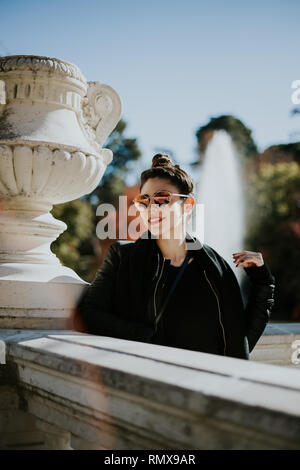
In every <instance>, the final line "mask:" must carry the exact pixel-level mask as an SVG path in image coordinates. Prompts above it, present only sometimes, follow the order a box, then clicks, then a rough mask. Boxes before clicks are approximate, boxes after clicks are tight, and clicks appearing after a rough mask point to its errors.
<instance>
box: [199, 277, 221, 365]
mask: <svg viewBox="0 0 300 470" xmlns="http://www.w3.org/2000/svg"><path fill="white" fill-rule="evenodd" d="M204 274H205V277H206V280H207V282H208V283H209V285H210V287H211V289H212V291H213V293H214V294H215V296H216V299H217V303H218V310H219V322H220V325H221V327H222V333H223V339H224V356H225V355H226V354H225V352H226V340H225V332H224V326H223V323H222V320H221V310H220V304H219V298H218V295H217V294H216V292H215V290H214V288H213V287H212V285H211V283H210V281H209V279H208V277H207V275H206V272H205V270H204Z"/></svg>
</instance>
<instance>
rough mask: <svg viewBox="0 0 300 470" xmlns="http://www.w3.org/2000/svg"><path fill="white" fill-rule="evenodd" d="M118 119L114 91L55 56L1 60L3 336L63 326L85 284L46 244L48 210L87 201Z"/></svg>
mask: <svg viewBox="0 0 300 470" xmlns="http://www.w3.org/2000/svg"><path fill="white" fill-rule="evenodd" d="M120 117H121V101H120V98H119V96H118V94H117V93H116V91H115V90H113V88H111V87H110V86H108V85H104V84H102V83H100V82H87V81H86V79H85V78H84V76H83V74H82V73H81V71H80V70H79V68H78V67H77V66H76V65H74V64H71V63H69V62H66V61H63V60H59V59H56V58H49V57H39V56H7V57H0V328H32V329H36V328H37V329H52V328H64V327H65V325H66V319H67V318H68V317H69V315H70V314H71V313H72V310H73V308H74V306H75V305H76V302H77V300H78V297H79V296H80V294H81V293H82V290H83V288H84V287H85V286H86V285H87V283H86V282H85V281H83V280H82V279H81V278H80V277H79V276H78V275H77V274H76V273H75V272H74V271H72V270H71V269H69V268H67V267H65V266H63V265H62V264H61V263H60V261H59V259H58V258H57V257H56V256H55V255H54V254H53V253H52V252H51V250H50V245H51V243H52V242H53V241H54V240H56V238H57V237H58V236H59V235H60V234H61V233H62V232H63V231H65V230H66V229H67V226H66V224H65V223H63V222H61V221H59V220H57V219H55V218H54V217H53V216H52V214H51V213H50V210H51V209H52V207H53V205H54V204H60V203H63V202H67V201H71V200H73V199H77V198H80V197H81V196H83V195H85V194H89V193H91V192H92V191H93V190H94V189H95V188H96V187H97V186H98V185H99V182H100V181H101V178H102V176H103V174H104V172H105V169H106V167H107V165H108V164H109V163H110V162H111V161H112V158H113V154H112V151H111V150H109V149H105V148H102V146H103V144H104V142H105V140H106V138H107V137H108V136H109V134H110V133H111V132H112V131H113V129H114V128H115V127H116V125H117V123H118V121H119V120H120Z"/></svg>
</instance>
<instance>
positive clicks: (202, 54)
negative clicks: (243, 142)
mask: <svg viewBox="0 0 300 470" xmlns="http://www.w3.org/2000/svg"><path fill="white" fill-rule="evenodd" d="M299 18H300V0H282V1H278V0H260V1H256V0H252V1H242V0H239V1H233V0H228V1H225V0H224V1H221V0H216V1H201V0H151V1H149V0H148V1H146V0H140V1H137V0H105V1H104V0H103V1H102V0H84V1H83V0H82V1H78V0H51V1H49V0H0V41H1V43H0V54H1V55H10V54H34V55H45V56H51V57H57V58H60V59H64V60H67V61H69V62H73V63H75V64H76V65H78V66H79V67H80V69H81V70H82V72H83V74H84V75H85V77H86V78H87V80H91V81H96V80H98V81H100V82H102V83H107V84H109V85H111V86H112V87H113V88H115V90H116V91H117V92H118V93H119V95H120V97H121V100H122V104H123V112H122V117H123V119H125V120H126V121H127V123H128V128H127V131H126V132H127V135H128V137H137V139H138V143H139V145H140V147H141V149H142V151H143V162H145V165H146V166H149V163H151V158H152V156H153V155H154V153H155V152H156V151H157V149H170V150H171V151H173V152H174V155H175V157H176V159H177V160H178V161H179V162H180V163H182V164H183V165H185V164H187V163H189V162H191V161H194V160H195V158H196V156H195V147H196V138H195V132H196V130H197V129H198V127H199V126H201V125H203V124H206V123H207V122H208V120H209V118H210V117H211V116H217V115H220V114H233V115H234V116H236V117H237V118H239V119H241V120H242V121H243V122H244V123H245V124H246V125H247V126H248V127H249V128H250V129H252V131H253V137H254V139H255V141H256V143H257V144H258V147H259V149H260V150H263V149H264V148H265V147H267V146H269V145H272V144H275V143H284V142H289V141H295V140H300V134H299V135H298V137H295V136H294V137H293V133H295V132H296V131H298V130H299V131H300V117H294V118H292V117H291V116H290V110H291V108H292V106H293V105H292V102H291V83H292V81H293V80H296V79H300V70H299V64H300V60H299V59H300V57H299V55H300V46H299V45H300V28H299Z"/></svg>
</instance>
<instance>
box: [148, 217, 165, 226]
mask: <svg viewBox="0 0 300 470" xmlns="http://www.w3.org/2000/svg"><path fill="white" fill-rule="evenodd" d="M162 220H163V218H162V217H149V218H148V222H149V224H157V223H159V222H161V221H162Z"/></svg>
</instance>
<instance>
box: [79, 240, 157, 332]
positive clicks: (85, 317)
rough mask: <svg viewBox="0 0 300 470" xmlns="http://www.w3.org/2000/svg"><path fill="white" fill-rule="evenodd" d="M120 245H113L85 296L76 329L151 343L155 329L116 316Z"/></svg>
mask: <svg viewBox="0 0 300 470" xmlns="http://www.w3.org/2000/svg"><path fill="white" fill-rule="evenodd" d="M118 244H119V242H114V243H112V244H111V245H110V247H109V248H108V250H107V253H106V255H105V258H104V260H103V262H102V265H101V267H100V269H99V270H98V271H97V273H96V276H95V279H94V280H93V282H92V283H91V284H90V285H88V286H87V287H86V288H85V290H84V292H83V294H82V295H81V298H80V299H79V301H78V303H77V306H76V311H75V315H74V322H73V324H74V329H75V330H77V331H83V332H85V333H89V334H95V335H101V336H111V337H117V338H123V339H128V340H133V341H147V340H148V339H149V338H150V337H151V336H152V334H153V331H154V330H153V329H152V327H150V326H148V325H145V324H144V323H140V322H135V321H131V320H127V319H125V318H122V317H121V316H120V315H118V314H116V313H113V298H114V295H116V277H117V271H118V266H119V263H120V253H119V247H118Z"/></svg>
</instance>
